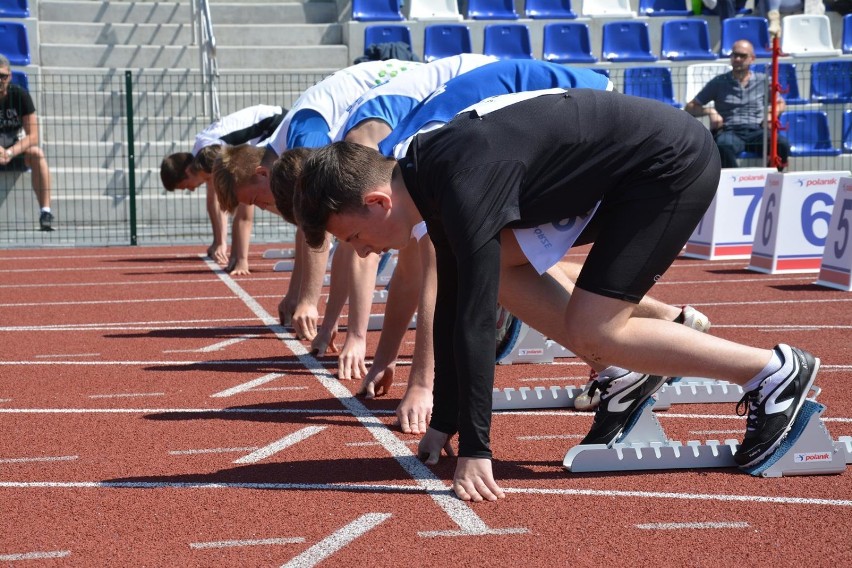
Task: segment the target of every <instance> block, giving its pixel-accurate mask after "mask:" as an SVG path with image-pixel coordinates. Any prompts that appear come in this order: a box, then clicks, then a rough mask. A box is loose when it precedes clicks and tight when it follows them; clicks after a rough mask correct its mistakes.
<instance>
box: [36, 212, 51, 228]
mask: <svg viewBox="0 0 852 568" xmlns="http://www.w3.org/2000/svg"><path fill="white" fill-rule="evenodd" d="M38 224H39V226H40V227H41V230H42V231H52V230H53V213H51V212H49V211H42V212H41V215H39V218H38Z"/></svg>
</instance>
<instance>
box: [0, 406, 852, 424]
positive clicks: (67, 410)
mask: <svg viewBox="0 0 852 568" xmlns="http://www.w3.org/2000/svg"><path fill="white" fill-rule="evenodd" d="M373 413H374V414H394V411H393V410H374V411H373ZM0 414H223V415H227V414H328V415H331V416H344V415H346V416H348V415H349V412H348V411H347V410H345V409H342V408H0ZM586 416H588V413H586ZM823 420H825V418H823ZM850 421H852V419H850Z"/></svg>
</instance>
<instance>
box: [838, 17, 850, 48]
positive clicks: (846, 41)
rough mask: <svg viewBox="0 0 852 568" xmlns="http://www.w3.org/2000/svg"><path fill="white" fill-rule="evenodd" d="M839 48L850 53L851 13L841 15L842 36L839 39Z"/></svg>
mask: <svg viewBox="0 0 852 568" xmlns="http://www.w3.org/2000/svg"><path fill="white" fill-rule="evenodd" d="M840 49H841V50H843V53H845V54H847V55H848V54H850V53H852V14H846V15H845V16H843V37H842V39H841V40H840Z"/></svg>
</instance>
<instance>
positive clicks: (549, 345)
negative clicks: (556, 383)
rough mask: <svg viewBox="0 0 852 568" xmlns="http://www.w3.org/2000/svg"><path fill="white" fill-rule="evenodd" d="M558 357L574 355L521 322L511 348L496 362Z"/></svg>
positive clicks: (544, 361) (529, 360) (541, 359)
mask: <svg viewBox="0 0 852 568" xmlns="http://www.w3.org/2000/svg"><path fill="white" fill-rule="evenodd" d="M558 357H575V355H574V354H573V353H572V352H571V351H569V350H568V349H566V348H564V347H562V346H561V345H559V344H558V343H557V342H556V341H554V340H552V339H548V338H546V337H545V336H544V335H542V334H541V333H540V332H539V331H536V330H535V329H533V328H531V327H530V326H528V325H527V324H525V323H522V324H521V329H520V331H519V332H518V339H517V340H516V341H515V345H514V346H513V347H512V350H511V351H510V352H509V353H508V354H507V355H506V356H505V357H503V358H502V359H500V360H499V361H497V363H498V364H500V365H513V364H515V363H553V360H554V359H556V358H558Z"/></svg>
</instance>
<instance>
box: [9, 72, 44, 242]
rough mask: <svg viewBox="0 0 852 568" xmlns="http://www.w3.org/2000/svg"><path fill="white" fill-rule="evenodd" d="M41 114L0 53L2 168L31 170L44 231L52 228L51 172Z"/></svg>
mask: <svg viewBox="0 0 852 568" xmlns="http://www.w3.org/2000/svg"><path fill="white" fill-rule="evenodd" d="M38 142H39V136H38V117H37V116H36V111H35V104H33V99H32V97H31V96H30V94H29V93H28V92H27V91H26V89H24V88H22V87H20V86H18V85H13V84H12V71H11V68H10V65H9V60H8V59H6V58H5V57H4V56H2V55H0V171H4V170H5V171H21V172H23V171H26V170H27V169H28V168H29V169H31V170H32V177H33V191H35V194H36V197H37V198H38V204H39V206H40V207H41V215H40V216H39V225H40V227H41V230H42V231H52V230H53V213H52V212H51V210H50V171H49V170H48V168H47V160H46V159H45V157H44V152H43V151H42V149H41V148H39V146H38Z"/></svg>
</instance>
